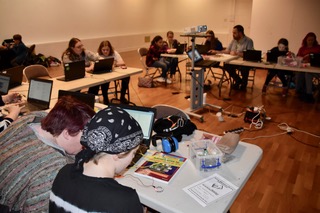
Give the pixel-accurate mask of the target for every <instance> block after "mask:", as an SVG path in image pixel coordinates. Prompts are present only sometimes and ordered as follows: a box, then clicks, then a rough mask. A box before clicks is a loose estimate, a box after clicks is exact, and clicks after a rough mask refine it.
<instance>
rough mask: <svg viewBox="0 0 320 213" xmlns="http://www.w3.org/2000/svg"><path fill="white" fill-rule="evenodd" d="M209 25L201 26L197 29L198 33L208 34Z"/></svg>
mask: <svg viewBox="0 0 320 213" xmlns="http://www.w3.org/2000/svg"><path fill="white" fill-rule="evenodd" d="M207 29H208V28H207V25H199V26H198V27H197V32H198V33H202V32H207Z"/></svg>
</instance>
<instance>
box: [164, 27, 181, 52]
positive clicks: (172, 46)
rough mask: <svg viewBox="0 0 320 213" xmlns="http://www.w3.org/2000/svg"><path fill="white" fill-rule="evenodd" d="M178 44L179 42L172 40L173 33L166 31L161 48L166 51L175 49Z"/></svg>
mask: <svg viewBox="0 0 320 213" xmlns="http://www.w3.org/2000/svg"><path fill="white" fill-rule="evenodd" d="M179 44H180V43H179V41H178V40H177V39H175V38H174V33H173V32H172V31H168V32H167V40H166V41H164V42H163V46H166V47H167V49H176V48H177V47H178V45H179Z"/></svg>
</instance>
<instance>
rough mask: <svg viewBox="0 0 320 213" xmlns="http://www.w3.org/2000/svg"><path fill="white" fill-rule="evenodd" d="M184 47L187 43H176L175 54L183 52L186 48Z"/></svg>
mask: <svg viewBox="0 0 320 213" xmlns="http://www.w3.org/2000/svg"><path fill="white" fill-rule="evenodd" d="M186 47H187V44H178V46H177V50H176V52H175V54H183V53H184V51H185V50H186Z"/></svg>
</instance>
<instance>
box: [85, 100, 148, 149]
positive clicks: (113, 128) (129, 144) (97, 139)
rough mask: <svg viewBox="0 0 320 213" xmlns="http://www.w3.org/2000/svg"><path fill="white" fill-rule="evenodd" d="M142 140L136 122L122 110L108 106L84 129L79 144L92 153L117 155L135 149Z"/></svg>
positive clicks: (140, 131) (141, 134) (139, 128)
mask: <svg viewBox="0 0 320 213" xmlns="http://www.w3.org/2000/svg"><path fill="white" fill-rule="evenodd" d="M142 139H143V133H142V130H141V127H140V125H139V124H138V122H137V121H136V120H135V119H134V118H132V117H131V116H130V115H129V114H128V113H127V112H126V111H125V110H123V109H122V108H120V107H117V106H109V107H108V108H105V109H103V110H100V111H99V112H98V113H97V114H96V115H95V116H94V117H93V118H92V119H91V120H90V121H89V122H88V123H87V125H86V126H85V127H84V130H83V135H82V137H81V144H82V145H83V146H85V147H86V148H87V149H89V150H91V151H92V152H94V153H99V152H106V153H109V154H119V153H121V152H126V151H129V150H131V149H133V148H135V147H137V146H138V145H139V144H140V143H141V141H142Z"/></svg>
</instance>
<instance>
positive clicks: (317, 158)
mask: <svg viewBox="0 0 320 213" xmlns="http://www.w3.org/2000/svg"><path fill="white" fill-rule="evenodd" d="M121 55H122V57H123V58H124V60H125V62H126V63H127V65H128V66H131V67H142V66H141V63H140V61H139V57H138V53H137V52H136V51H130V52H125V53H121ZM61 69H62V68H61V67H59V68H53V69H51V71H50V72H51V74H53V75H54V76H55V75H59V74H61V73H62V71H61ZM180 69H181V70H182V77H183V79H182V83H181V84H180V83H179V81H177V82H175V83H174V84H171V85H168V86H167V87H165V86H164V85H161V84H160V85H158V86H157V87H155V88H139V87H138V86H137V78H138V76H133V77H131V81H130V99H131V101H132V102H134V103H135V104H136V105H142V106H153V105H155V104H159V103H163V104H169V105H173V106H176V107H179V108H181V109H186V108H188V107H189V106H190V103H189V102H188V100H186V99H185V96H187V95H189V94H190V80H187V81H185V78H186V76H185V72H184V70H185V67H184V65H183V64H180ZM265 76H266V71H265V70H257V73H256V77H255V85H254V86H253V89H251V88H248V89H247V92H242V91H241V92H240V91H236V92H233V93H232V94H231V97H230V98H231V100H227V101H226V100H224V99H223V98H228V97H229V96H228V92H229V89H228V88H229V85H227V84H225V85H224V87H223V88H222V98H221V99H220V98H219V97H218V88H217V86H216V85H217V82H216V81H214V80H213V79H211V80H212V81H213V83H214V86H213V88H212V90H211V91H209V92H208V93H207V103H210V104H215V105H219V106H221V107H222V108H223V109H224V110H225V111H227V112H231V113H233V114H239V115H241V113H243V112H244V111H245V108H246V107H247V106H262V105H263V106H264V109H265V110H266V115H267V116H269V117H271V120H270V121H265V122H264V125H263V128H262V129H256V128H255V127H252V128H251V129H250V130H246V131H244V132H243V133H241V135H240V137H241V139H242V140H243V141H245V142H248V143H252V144H256V145H258V146H259V147H261V148H262V149H263V158H262V160H261V162H260V164H259V165H258V167H257V168H256V170H255V171H254V173H253V174H252V176H251V178H250V179H249V181H248V182H247V184H246V185H245V187H244V188H243V189H242V191H241V193H240V194H239V196H238V198H237V199H236V200H235V202H234V203H233V205H232V206H231V209H230V210H231V212H232V213H240V212H253V213H256V212H272V213H274V212H281V213H282V212H305V213H310V212H320V149H319V148H320V138H319V136H318V137H314V136H312V134H317V135H320V122H319V120H320V104H319V103H315V104H309V103H304V102H302V101H300V100H299V98H298V97H296V96H295V93H294V90H292V91H291V90H290V91H289V95H288V97H286V98H284V97H282V96H281V89H279V88H275V87H273V88H269V89H268V91H267V94H266V95H262V94H261V89H262V85H263V82H264V80H265ZM189 78H190V77H189ZM187 79H188V78H187ZM173 92H179V93H178V94H173ZM110 98H111V97H110ZM319 102H320V100H319ZM199 113H200V114H201V115H203V116H204V122H203V123H200V122H199V120H198V119H195V118H192V121H193V122H194V123H196V125H197V127H198V129H200V130H203V131H207V132H211V133H214V134H218V135H220V134H222V133H223V131H225V130H228V129H234V128H237V127H245V128H249V124H248V123H245V122H244V120H243V118H244V115H243V114H242V115H241V116H240V117H237V118H234V117H229V116H227V115H223V118H224V122H219V121H218V118H217V117H216V113H217V111H216V110H215V109H209V108H208V109H204V110H201V111H199ZM280 123H286V124H287V125H289V126H290V127H291V128H293V133H292V134H290V135H289V134H286V131H285V130H281V129H280V128H279V127H278V125H279V124H280ZM282 133H284V134H282ZM279 134H281V135H279ZM253 138H257V139H253ZM251 139H252V140H251ZM186 178H187V177H186Z"/></svg>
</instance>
